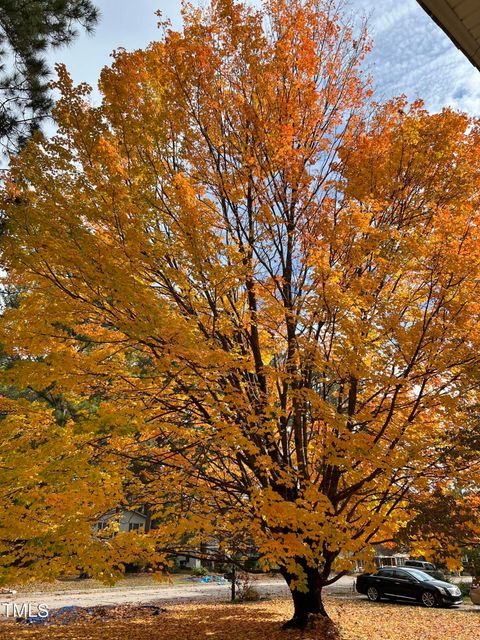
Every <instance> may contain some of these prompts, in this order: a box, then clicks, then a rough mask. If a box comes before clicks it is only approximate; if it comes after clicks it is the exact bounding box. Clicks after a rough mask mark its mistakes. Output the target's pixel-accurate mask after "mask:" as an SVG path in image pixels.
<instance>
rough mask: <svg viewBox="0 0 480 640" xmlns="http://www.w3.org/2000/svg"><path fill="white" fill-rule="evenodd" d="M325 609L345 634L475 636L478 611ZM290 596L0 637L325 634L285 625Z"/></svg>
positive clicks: (3, 630) (373, 638)
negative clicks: (284, 628)
mask: <svg viewBox="0 0 480 640" xmlns="http://www.w3.org/2000/svg"><path fill="white" fill-rule="evenodd" d="M326 605H327V609H328V611H329V613H330V615H331V617H332V618H333V619H334V620H335V621H336V622H338V623H339V625H340V627H341V629H342V640H438V639H439V638H441V639H442V640H472V639H474V638H478V630H479V629H480V609H479V610H478V611H472V612H469V611H451V610H447V609H424V608H422V607H420V606H415V605H401V604H395V605H392V604H372V603H369V602H368V601H364V600H353V601H352V600H342V599H336V598H334V597H331V596H330V597H327V599H326ZM291 613H292V608H291V603H290V601H289V600H288V599H284V598H280V599H273V600H265V601H261V602H255V603H248V604H244V605H232V604H227V603H208V604H201V603H192V604H177V605H169V606H167V608H166V611H165V612H164V613H161V614H160V615H158V616H147V617H142V618H137V619H135V618H134V619H128V620H118V621H108V622H98V621H97V622H95V623H88V624H70V625H68V626H67V625H49V626H44V625H41V626H40V625H35V626H33V625H32V626H27V625H23V624H17V623H14V622H3V623H1V622H0V636H1V638H2V640H23V639H25V640H123V638H125V639H127V640H145V639H146V638H148V640H178V638H182V640H231V639H232V638H234V639H235V640H255V639H256V638H258V639H261V640H264V639H265V638H268V639H269V640H297V638H298V639H300V638H301V639H302V640H321V638H320V636H318V635H315V633H312V632H305V633H304V634H303V635H302V634H301V633H300V632H297V631H282V630H281V623H282V622H283V621H285V620H286V619H287V618H289V617H290V616H291Z"/></svg>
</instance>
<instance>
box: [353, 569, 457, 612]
mask: <svg viewBox="0 0 480 640" xmlns="http://www.w3.org/2000/svg"><path fill="white" fill-rule="evenodd" d="M356 588H357V591H358V592H359V593H364V594H366V595H367V596H368V599H369V600H372V601H373V602H378V601H379V600H381V599H382V597H386V598H391V599H397V598H398V599H399V600H404V601H408V600H416V601H418V602H421V603H422V604H423V605H424V606H425V607H434V606H436V605H444V606H447V607H451V606H452V605H457V604H461V603H462V602H463V600H462V594H461V592H460V589H459V588H458V587H457V586H456V585H454V584H450V583H449V582H444V581H443V580H436V579H435V578H433V577H432V576H430V575H428V573H425V572H424V571H419V570H418V569H410V568H408V569H407V568H406V569H401V568H398V567H382V568H381V569H379V570H378V571H377V573H373V574H372V573H364V574H362V575H361V576H358V578H357V583H356Z"/></svg>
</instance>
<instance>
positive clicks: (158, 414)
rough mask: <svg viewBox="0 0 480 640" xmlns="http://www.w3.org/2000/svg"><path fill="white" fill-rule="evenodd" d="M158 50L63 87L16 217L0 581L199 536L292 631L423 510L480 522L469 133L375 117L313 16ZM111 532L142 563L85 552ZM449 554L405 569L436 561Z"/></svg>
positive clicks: (312, 1)
mask: <svg viewBox="0 0 480 640" xmlns="http://www.w3.org/2000/svg"><path fill="white" fill-rule="evenodd" d="M162 29H163V31H162V33H163V35H162V37H161V39H160V40H159V42H156V43H154V44H152V45H151V46H149V47H148V48H147V49H146V50H144V51H135V52H133V53H127V52H124V51H120V52H118V53H117V54H116V56H115V60H114V63H113V65H112V66H111V67H110V68H107V69H105V70H104V71H103V73H102V76H101V80H100V89H101V94H102V101H101V104H100V106H97V107H94V106H92V105H91V104H90V102H89V100H88V94H89V89H88V87H86V86H83V85H81V86H78V87H75V86H74V85H73V83H72V81H71V79H70V77H69V76H68V73H67V71H66V70H65V69H64V68H63V67H60V68H59V69H58V72H59V79H58V81H57V83H56V88H57V89H58V91H59V92H60V93H61V99H60V100H59V102H58V104H57V106H56V108H55V113H54V115H55V119H56V122H57V126H58V132H57V134H56V135H55V136H53V137H52V138H51V139H44V138H42V137H41V136H38V137H37V139H36V140H35V141H33V142H32V143H30V144H29V145H28V147H27V148H26V149H25V151H24V152H23V153H22V155H21V156H20V157H19V158H18V159H17V160H15V161H14V163H13V166H12V170H11V176H10V180H9V183H8V184H7V186H6V188H5V192H4V205H3V206H4V208H5V211H6V222H5V226H6V231H5V234H4V238H3V239H2V242H3V254H4V260H5V265H6V269H7V271H8V280H9V283H10V286H12V287H16V288H17V290H18V291H19V294H18V299H16V302H15V304H14V305H11V306H10V308H8V309H6V310H5V312H4V314H3V321H2V334H1V340H2V342H3V343H4V345H5V349H6V350H7V351H8V352H10V354H11V355H13V356H14V360H13V361H12V360H11V361H10V365H9V367H8V368H7V369H6V371H5V372H4V376H3V377H4V388H5V389H9V390H10V391H9V392H8V393H6V397H5V398H4V400H3V412H4V419H3V421H2V423H1V433H2V438H3V443H4V446H3V449H2V452H1V459H0V465H1V475H0V485H1V487H0V488H1V493H2V503H1V505H0V509H1V512H0V518H1V520H2V523H3V524H2V527H1V529H0V541H1V542H0V551H1V554H0V563H1V564H2V565H3V566H4V567H5V569H4V570H5V571H6V573H5V575H6V576H8V575H16V576H17V577H18V576H22V575H23V574H24V573H28V572H33V573H35V572H37V573H42V574H47V575H55V574H56V573H58V572H59V571H61V570H63V571H65V570H67V568H72V567H79V566H81V567H82V568H84V569H85V568H86V569H87V570H88V571H90V572H91V573H96V574H99V573H102V574H103V575H104V576H105V575H108V574H109V572H110V571H114V569H115V567H116V568H118V565H119V564H120V563H121V562H122V561H125V560H128V559H130V558H134V557H140V556H141V555H142V554H143V555H144V556H146V557H149V558H150V560H152V559H153V558H155V559H156V560H158V562H162V559H163V558H164V557H166V556H167V555H168V553H170V552H173V551H178V550H181V549H184V550H185V549H200V548H202V544H203V545H204V544H206V543H208V542H209V541H211V539H212V537H214V538H216V540H217V541H218V544H219V549H218V550H217V551H216V552H217V553H218V554H223V555H224V557H227V558H228V557H235V558H240V557H242V555H248V553H250V552H251V550H252V549H254V550H255V553H256V554H258V555H259V557H260V561H261V562H262V564H263V566H264V567H269V566H270V567H278V568H279V569H280V571H281V573H282V575H283V576H284V577H285V579H286V580H287V582H288V584H289V587H290V589H291V592H292V596H293V601H294V607H295V614H294V618H293V620H292V622H291V624H293V625H298V626H303V625H305V624H306V622H307V621H308V619H309V618H311V617H312V616H316V615H325V610H324V607H323V603H322V588H323V587H324V586H325V585H327V584H329V583H331V582H332V581H334V580H335V579H336V578H337V577H338V576H339V575H342V573H343V572H345V571H348V570H350V569H352V568H353V567H354V565H355V562H356V561H357V560H364V561H368V560H369V559H370V558H371V555H372V545H373V544H375V543H379V542H388V541H391V540H394V539H396V537H397V536H398V535H399V533H400V532H401V531H402V530H403V529H405V527H406V526H407V524H408V522H409V521H410V520H411V521H414V520H415V518H416V517H417V516H418V517H419V519H420V520H421V518H420V516H419V514H420V512H421V509H420V508H419V506H418V505H419V504H423V505H424V504H425V501H426V497H428V495H432V496H433V495H434V496H435V499H436V500H439V496H441V495H447V494H448V495H451V496H455V500H457V503H458V501H459V502H460V503H461V501H462V496H465V499H468V501H469V502H468V504H469V505H473V506H475V504H478V502H476V499H475V495H476V492H477V491H478V484H476V482H478V477H479V460H478V458H479V456H478V441H479V438H478V426H477V425H478V421H477V420H476V412H475V410H474V408H475V407H476V406H477V398H478V396H477V394H478V360H479V338H480V335H479V327H480V325H479V322H478V320H479V288H480V280H479V276H480V253H479V234H480V229H479V205H480V191H479V187H480V167H479V164H478V157H479V151H480V130H479V127H478V123H477V122H476V121H473V120H470V119H469V118H468V117H467V116H466V115H464V114H460V113H455V112H453V111H451V110H448V109H447V110H444V111H443V112H442V113H438V114H434V115H430V114H428V113H427V112H426V111H425V110H424V109H423V107H422V105H421V104H420V103H418V104H414V105H412V106H408V105H407V104H406V102H405V100H402V99H400V100H395V101H392V102H389V103H387V104H384V105H378V104H372V103H371V99H370V90H369V84H368V79H367V78H366V77H365V76H364V75H363V74H362V71H361V62H362V59H363V57H364V56H365V54H366V53H367V52H368V48H369V42H368V40H367V38H366V35H365V32H364V31H363V30H361V29H360V30H358V29H357V30H355V29H352V28H351V27H350V26H349V25H348V24H346V23H345V21H344V20H343V19H342V17H341V16H340V15H339V14H338V13H337V11H336V10H335V7H334V4H333V3H331V2H328V1H323V0H289V1H287V0H266V1H265V2H264V5H263V7H262V9H258V10H257V9H254V8H251V7H249V6H246V5H244V4H239V3H235V2H233V1H232V0H216V1H212V2H211V4H210V5H209V6H208V7H207V8H206V9H202V10H200V9H194V8H192V7H188V6H187V7H185V9H184V27H183V30H182V31H180V32H177V31H174V30H172V29H171V28H170V27H169V26H168V24H166V23H163V24H162ZM13 389H17V390H22V389H23V390H24V391H17V392H14V391H12V390H13ZM25 390H26V391H25ZM475 434H476V435H475ZM459 496H460V499H459ZM127 504H130V505H131V504H148V505H149V508H150V511H151V514H152V518H153V521H154V522H156V526H155V527H154V528H152V530H151V531H150V533H149V534H148V535H145V536H138V535H127V534H125V535H119V536H115V537H114V538H109V537H108V536H105V537H103V538H102V537H101V536H100V535H96V534H94V532H93V530H92V523H93V522H94V521H95V519H96V518H98V516H99V515H100V514H101V513H103V512H105V511H107V510H108V509H109V508H115V507H117V506H119V505H127ZM459 508H460V510H461V504H460V507H459ZM464 513H465V514H467V513H468V514H469V515H468V517H465V518H464V519H463V520H462V531H466V530H468V538H469V541H470V542H472V541H474V540H475V539H476V540H478V536H479V530H478V520H477V521H476V520H475V515H474V514H475V509H473V510H472V509H470V510H465V511H464ZM9 523H10V524H9ZM443 529H444V528H443ZM443 529H442V535H441V536H440V535H439V536H437V535H432V531H431V528H430V529H429V528H428V527H425V525H424V523H423V525H422V526H419V528H418V531H417V532H416V531H411V532H410V535H411V541H412V548H414V549H416V551H417V552H418V553H423V554H426V555H428V554H429V553H434V552H435V553H437V554H443V555H444V556H445V557H446V558H449V559H454V558H455V557H456V554H457V546H456V545H455V540H454V539H453V538H449V536H448V531H445V530H443ZM423 534H424V535H423ZM457 542H458V543H460V541H457ZM203 548H204V547H203ZM152 554H156V555H152Z"/></svg>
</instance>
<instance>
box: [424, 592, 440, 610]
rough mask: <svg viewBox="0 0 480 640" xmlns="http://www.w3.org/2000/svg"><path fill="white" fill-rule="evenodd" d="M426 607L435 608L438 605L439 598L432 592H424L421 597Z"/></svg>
mask: <svg viewBox="0 0 480 640" xmlns="http://www.w3.org/2000/svg"><path fill="white" fill-rule="evenodd" d="M420 599H421V601H422V604H423V606H424V607H429V608H430V607H434V606H435V605H436V604H437V598H436V596H435V594H434V593H432V592H431V591H424V592H423V593H422V595H421V596H420Z"/></svg>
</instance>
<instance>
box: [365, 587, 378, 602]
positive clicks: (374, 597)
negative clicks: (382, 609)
mask: <svg viewBox="0 0 480 640" xmlns="http://www.w3.org/2000/svg"><path fill="white" fill-rule="evenodd" d="M367 597H368V599H369V600H371V601H372V602H378V601H379V600H380V598H381V596H380V592H379V590H378V589H377V588H376V587H368V589H367Z"/></svg>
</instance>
